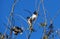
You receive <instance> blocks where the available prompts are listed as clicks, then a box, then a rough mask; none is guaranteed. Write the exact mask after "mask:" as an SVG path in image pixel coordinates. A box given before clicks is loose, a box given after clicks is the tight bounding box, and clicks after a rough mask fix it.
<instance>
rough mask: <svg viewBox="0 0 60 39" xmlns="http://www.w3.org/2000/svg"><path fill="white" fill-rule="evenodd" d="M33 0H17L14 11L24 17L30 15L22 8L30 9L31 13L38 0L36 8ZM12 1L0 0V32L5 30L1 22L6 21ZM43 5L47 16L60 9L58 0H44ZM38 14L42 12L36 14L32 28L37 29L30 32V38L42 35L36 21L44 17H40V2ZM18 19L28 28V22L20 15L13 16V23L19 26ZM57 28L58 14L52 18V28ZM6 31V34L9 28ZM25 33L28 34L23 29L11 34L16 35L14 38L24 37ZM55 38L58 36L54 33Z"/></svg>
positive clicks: (59, 17)
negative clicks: (21, 32) (36, 17)
mask: <svg viewBox="0 0 60 39" xmlns="http://www.w3.org/2000/svg"><path fill="white" fill-rule="evenodd" d="M35 1H36V0H19V1H18V2H17V3H16V6H15V9H14V13H15V14H19V15H21V16H23V17H24V18H25V19H26V17H27V16H30V15H29V13H28V12H26V11H24V10H23V9H27V10H30V11H31V12H32V13H33V12H34V11H35V9H36V8H37V6H38V3H39V0H38V2H37V5H36V8H35ZM13 3H14V0H0V32H1V33H4V32H5V29H6V27H5V26H4V25H3V22H4V23H7V19H6V16H7V17H8V16H9V14H10V12H11V8H12V4H13ZM44 7H45V9H46V10H47V17H48V18H53V17H54V15H55V14H56V13H57V12H58V11H59V10H60V0H44ZM59 13H60V12H59ZM39 14H42V16H40V15H39V16H38V19H37V21H36V24H35V25H34V29H35V30H37V32H34V33H32V35H31V39H40V38H41V37H42V35H43V33H42V32H43V28H41V27H40V28H39V25H37V24H38V23H40V22H43V21H44V19H43V18H42V17H43V16H44V15H43V14H44V13H43V9H42V4H40V10H39ZM48 15H50V16H48ZM17 19H19V20H17ZM47 20H48V25H49V19H47ZM20 21H21V22H22V24H23V26H24V27H25V28H28V24H27V22H26V21H25V20H23V19H22V18H21V17H18V16H15V25H18V26H19V27H21V26H20V25H21V22H20ZM58 28H60V15H59V16H57V18H56V19H54V29H55V30H57V29H58ZM6 33H7V34H8V33H9V30H7V32H6ZM26 34H28V31H25V32H24V33H23V34H22V35H20V34H19V35H17V36H14V35H13V36H14V37H16V39H26ZM55 39H59V37H58V36H57V35H56V36H55Z"/></svg>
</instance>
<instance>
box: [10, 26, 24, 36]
mask: <svg viewBox="0 0 60 39" xmlns="http://www.w3.org/2000/svg"><path fill="white" fill-rule="evenodd" d="M11 30H12V31H13V32H14V34H15V35H17V34H18V33H20V34H22V33H23V29H22V28H20V27H17V26H14V27H13V28H11Z"/></svg>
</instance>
